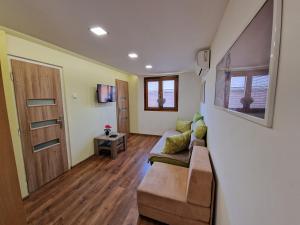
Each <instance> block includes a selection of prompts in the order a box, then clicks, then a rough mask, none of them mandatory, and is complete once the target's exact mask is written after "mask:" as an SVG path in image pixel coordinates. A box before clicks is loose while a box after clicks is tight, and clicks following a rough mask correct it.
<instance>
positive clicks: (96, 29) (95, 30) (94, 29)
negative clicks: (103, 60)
mask: <svg viewBox="0 0 300 225" xmlns="http://www.w3.org/2000/svg"><path fill="white" fill-rule="evenodd" d="M90 31H91V32H93V33H94V34H96V35H98V36H104V35H107V31H106V30H104V29H103V28H102V27H92V28H90Z"/></svg>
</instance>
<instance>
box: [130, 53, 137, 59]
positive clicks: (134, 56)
mask: <svg viewBox="0 0 300 225" xmlns="http://www.w3.org/2000/svg"><path fill="white" fill-rule="evenodd" d="M128 57H129V58H131V59H137V58H138V57H139V56H138V54H136V53H135V52H130V53H129V54H128Z"/></svg>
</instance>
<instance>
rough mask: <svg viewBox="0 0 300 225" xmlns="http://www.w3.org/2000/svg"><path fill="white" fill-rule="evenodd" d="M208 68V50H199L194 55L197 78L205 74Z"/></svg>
mask: <svg viewBox="0 0 300 225" xmlns="http://www.w3.org/2000/svg"><path fill="white" fill-rule="evenodd" d="M209 67H210V50H209V49H205V50H200V51H199V52H197V54H196V63H195V71H196V74H198V75H199V76H204V75H206V74H207V72H208V70H209Z"/></svg>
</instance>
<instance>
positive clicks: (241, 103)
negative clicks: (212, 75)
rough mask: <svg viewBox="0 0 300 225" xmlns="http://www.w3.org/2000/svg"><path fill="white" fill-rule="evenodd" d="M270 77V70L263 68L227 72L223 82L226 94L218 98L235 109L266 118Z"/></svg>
mask: <svg viewBox="0 0 300 225" xmlns="http://www.w3.org/2000/svg"><path fill="white" fill-rule="evenodd" d="M217 77H218V76H217ZM269 77H270V76H269V72H268V70H263V69H262V70H256V69H253V70H251V69H249V70H244V71H231V72H226V77H225V80H224V82H222V83H223V85H222V86H224V89H223V93H224V95H223V94H219V96H220V97H219V98H218V99H217V100H218V102H219V103H220V104H219V105H222V106H224V107H225V108H228V109H230V110H233V111H237V112H242V113H246V114H248V115H252V116H255V117H259V118H264V115H265V108H266V104H267V97H268V88H269ZM217 79H220V78H217ZM221 91H222V90H221ZM222 96H224V97H222ZM222 99H223V100H222ZM222 101H223V103H222ZM218 102H217V103H218Z"/></svg>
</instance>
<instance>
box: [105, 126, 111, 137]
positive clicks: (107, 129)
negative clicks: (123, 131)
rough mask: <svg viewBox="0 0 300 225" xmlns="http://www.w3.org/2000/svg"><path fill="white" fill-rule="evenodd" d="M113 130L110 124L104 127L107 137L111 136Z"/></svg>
mask: <svg viewBox="0 0 300 225" xmlns="http://www.w3.org/2000/svg"><path fill="white" fill-rule="evenodd" d="M111 128H112V127H111V126H110V125H109V124H106V125H105V126H104V133H105V135H106V136H109V134H110V131H111Z"/></svg>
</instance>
